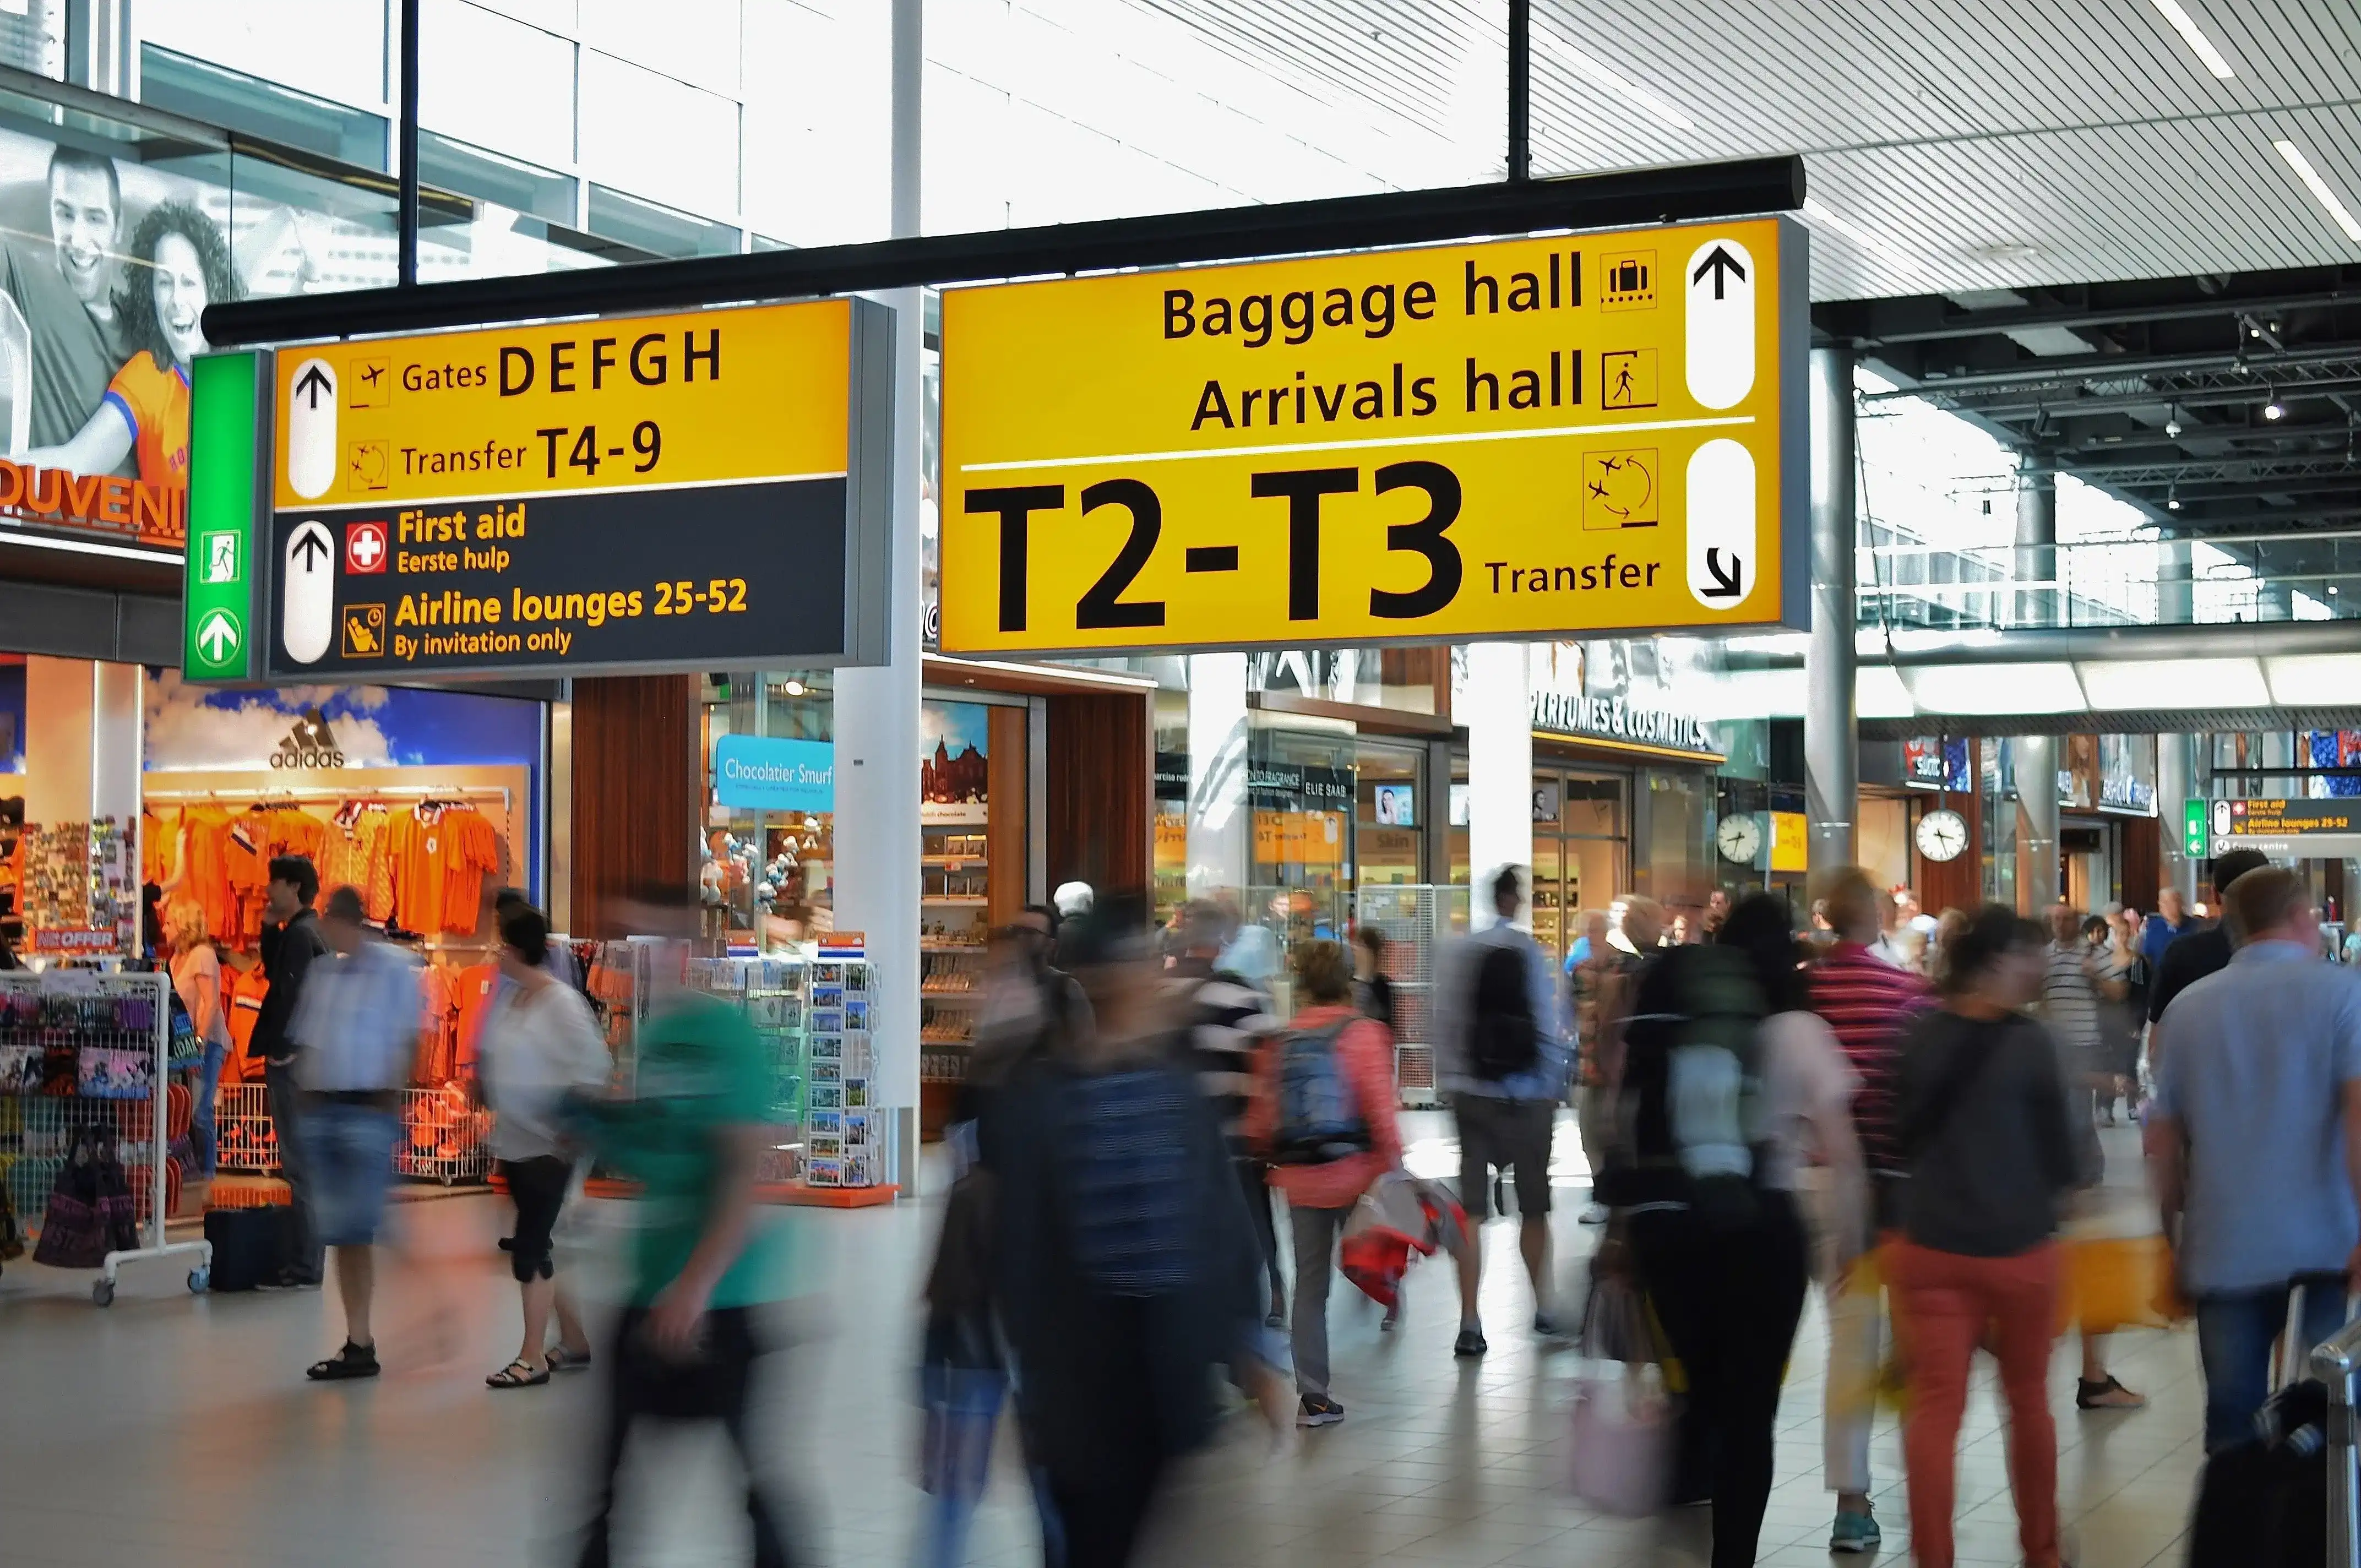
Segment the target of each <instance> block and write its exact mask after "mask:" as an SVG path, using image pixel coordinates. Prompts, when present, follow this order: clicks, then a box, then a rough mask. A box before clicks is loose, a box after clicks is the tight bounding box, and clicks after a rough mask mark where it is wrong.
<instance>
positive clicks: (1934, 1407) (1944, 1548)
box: [1888, 904, 2081, 1568]
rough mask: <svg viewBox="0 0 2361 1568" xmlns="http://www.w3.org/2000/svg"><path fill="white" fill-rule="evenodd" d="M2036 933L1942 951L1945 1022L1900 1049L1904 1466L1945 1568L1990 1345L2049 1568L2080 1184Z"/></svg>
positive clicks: (1919, 1547) (2028, 1538) (2019, 1503)
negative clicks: (1963, 1445) (1974, 1378)
mask: <svg viewBox="0 0 2361 1568" xmlns="http://www.w3.org/2000/svg"><path fill="white" fill-rule="evenodd" d="M2044 935H2045V934H2044V932H2043V931H2042V928H2041V927H2039V926H2037V925H2036V924H2035V923H2034V922H2032V921H2030V920H2026V919H2023V918H2021V917H2019V916H2017V915H2016V914H2015V911H2013V910H2010V909H2007V908H2004V906H2002V905H1996V904H1994V905H1985V906H1984V907H1983V909H1982V910H1981V911H1979V912H1978V913H1977V914H1976V915H1975V916H1973V917H1972V918H1971V919H1970V921H1969V922H1968V924H1967V926H1966V927H1965V928H1964V929H1962V930H1960V932H1959V933H1958V934H1957V935H1955V936H1954V937H1953V938H1951V939H1950V941H1949V945H1948V946H1947V948H1946V950H1945V963H1944V969H1943V987H1942V1005H1941V1007H1940V1008H1939V1009H1938V1010H1937V1011H1935V1012H1932V1013H1928V1014H1923V1015H1921V1016H1920V1017H1919V1019H1918V1020H1917V1021H1916V1023H1914V1024H1913V1025H1911V1026H1910V1028H1909V1030H1908V1032H1907V1034H1906V1035H1905V1037H1904V1040H1903V1046H1902V1080H1901V1102H1900V1111H1899V1128H1898V1137H1899V1141H1900V1145H1901V1152H1902V1156H1903V1157H1904V1159H1905V1161H1906V1162H1907V1164H1908V1168H1909V1172H1910V1179H1909V1184H1908V1187H1907V1190H1906V1196H1905V1201H1904V1206H1903V1208H1904V1223H1903V1235H1902V1237H1901V1239H1899V1240H1897V1241H1896V1242H1895V1243H1894V1245H1892V1246H1891V1247H1890V1248H1889V1249H1888V1251H1889V1253H1890V1254H1891V1264H1890V1270H1889V1272H1890V1274H1891V1276H1892V1278H1893V1281H1894V1314H1895V1317H1896V1319H1897V1327H1898V1329H1899V1330H1900V1332H1902V1334H1903V1335H1904V1337H1905V1343H1907V1344H1908V1346H1909V1351H1910V1354H1909V1365H1910V1394H1911V1403H1910V1413H1909V1415H1908V1416H1907V1418H1905V1422H1904V1426H1903V1461H1904V1466H1905V1471H1906V1473H1907V1481H1908V1490H1909V1497H1910V1549H1911V1553H1912V1556H1913V1557H1914V1558H1915V1559H1916V1562H1917V1563H1919V1564H1920V1568H1951V1563H1952V1547H1951V1539H1952V1538H1951V1509H1952V1504H1953V1501H1954V1497H1955V1488H1956V1485H1957V1474H1956V1470H1955V1463H1956V1453H1955V1451H1956V1449H1957V1446H1958V1443H1959V1436H1960V1416H1961V1412H1962V1411H1963V1410H1964V1409H1965V1408H1966V1405H1967V1397H1968V1366H1969V1363H1970V1361H1971V1358H1972V1357H1973V1356H1974V1354H1975V1351H1976V1347H1977V1345H1978V1344H1979V1343H1984V1342H1985V1341H1986V1338H1987V1335H1989V1336H1990V1343H1991V1344H1992V1346H1993V1351H1994V1353H1995V1354H1997V1356H1998V1357H1999V1360H2000V1382H2001V1393H2002V1397H2003V1398H2004V1401H2005V1403H2006V1405H2007V1409H2008V1425H2009V1443H2008V1472H2009V1489H2010V1491H2011V1492H2012V1493H2013V1494H2014V1495H2015V1499H2016V1519H2017V1539H2018V1541H2019V1544H2020V1545H2021V1547H2022V1548H2023V1551H2024V1553H2025V1561H2026V1564H2027V1568H2058V1561H2059V1559H2058V1431H2057V1427H2056V1425H2055V1424H2054V1423H2053V1422H2052V1420H2051V1419H2050V1415H2049V1394H2048V1373H2049V1344H2050V1338H2051V1334H2052V1331H2053V1330H2054V1328H2055V1326H2056V1325H2055V1321H2054V1320H2055V1315H2056V1311H2057V1298H2058V1278H2059V1253H2058V1246H2057V1244H2056V1242H2055V1240H2054V1239H2053V1238H2054V1236H2055V1235H2056V1233H2057V1229H2058V1217H2059V1207H2060V1205H2061V1203H2062V1202H2063V1201H2064V1199H2065V1196H2066V1194H2067V1193H2068V1192H2069V1191H2070V1190H2072V1189H2073V1187H2074V1185H2075V1182H2076V1181H2077V1180H2078V1179H2079V1178H2080V1175H2081V1163H2080V1160H2079V1158H2078V1157H2077V1154H2076V1148H2075V1135H2074V1131H2073V1128H2072V1126H2071V1124H2070V1121H2069V1117H2068V1110H2067V1085H2066V1079H2065V1075H2064V1071H2063V1069H2062V1068H2061V1067H2060V1064H2059V1050H2058V1047H2057V1044H2056V1042H2055V1041H2053V1040H2052V1039H2051V1038H2050V1036H2049V1032H2048V1030H2047V1029H2046V1028H2044V1027H2043V1026H2042V1025H2041V1024H2040V1023H2039V1022H2037V1020H2035V1019H2034V1018H2032V1017H2029V1016H2028V1015H2027V1014H2026V1008H2027V1007H2029V1006H2030V1005H2031V1004H2032V1003H2033V1002H2034V1000H2035V999H2036V998H2037V997H2038V996H2039V995H2040V993H2041V982H2042V975H2043V970H2044V969H2045V968H2046V966H2047V959H2048V955H2047V949H2046V944H2045V942H2044Z"/></svg>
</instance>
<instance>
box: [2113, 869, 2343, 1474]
mask: <svg viewBox="0 0 2361 1568" xmlns="http://www.w3.org/2000/svg"><path fill="white" fill-rule="evenodd" d="M2225 858H2226V857H2225ZM2224 891H2225V892H2226V894H2227V895H2228V896H2227V898H2226V900H2225V904H2226V908H2227V918H2228V921H2229V924H2230V926H2231V928H2232V934H2233V935H2234V936H2235V938H2236V939H2237V943H2238V947H2237V951H2236V954H2235V956H2234V957H2233V958H2232V959H2230V962H2229V964H2228V965H2227V966H2226V967H2225V968H2224V969H2223V970H2220V971H2219V972H2217V973H2215V974H2213V975H2210V976H2208V977H2206V978H2205V979H2202V980H2200V981H2197V982H2196V983H2195V984H2193V985H2191V986H2190V987H2189V989H2188V990H2186V991H2184V992H2181V993H2180V996H2179V998H2177V999H2176V1000H2175V1001H2174V1002H2173V1003H2172V1005H2171V1007H2170V1008H2169V1010H2167V1012H2166V1014H2165V1025H2164V1026H2165V1028H2166V1030H2167V1032H2168V1033H2169V1035H2170V1036H2171V1042H2172V1044H2171V1048H2170V1049H2169V1050H2168V1051H2167V1052H2166V1053H2165V1055H2164V1059H2163V1061H2162V1062H2161V1063H2160V1064H2159V1065H2158V1069H2157V1073H2156V1102H2155V1109H2154V1113H2153V1114H2152V1116H2151V1118H2150V1120H2149V1123H2148V1150H2149V1157H2150V1158H2151V1159H2152V1160H2153V1161H2154V1162H2155V1167H2156V1173H2157V1186H2158V1192H2159V1194H2160V1196H2161V1199H2162V1206H2163V1210H2164V1228H2165V1234H2166V1236H2167V1237H2177V1238H2178V1245H2177V1249H2176V1263H2177V1266H2178V1272H2179V1276H2180V1289H2181V1292H2182V1294H2183V1295H2184V1296H2186V1297H2187V1298H2188V1299H2190V1300H2191V1301H2192V1302H2193V1303H2194V1304H2195V1306H2196V1309H2197V1354H2198V1358H2199V1360H2200V1361H2201V1362H2202V1363H2203V1365H2204V1369H2205V1448H2206V1451H2207V1452H2208V1453H2213V1452H2217V1451H2219V1450H2221V1449H2224V1448H2227V1447H2229V1446H2231V1445H2232V1444H2234V1443H2235V1442H2238V1441H2239V1440H2240V1439H2241V1438H2243V1437H2245V1436H2246V1435H2247V1433H2248V1432H2249V1431H2250V1430H2251V1423H2252V1421H2253V1420H2254V1417H2255V1413H2256V1412H2257V1410H2259V1409H2262V1406H2263V1401H2264V1398H2265V1397H2266V1396H2267V1395H2268V1392H2269V1376H2270V1362H2271V1342H2272V1341H2273V1340H2275V1339H2276V1338H2278V1337H2279V1332H2280V1331H2281V1330H2282V1328H2284V1326H2285V1325H2286V1323H2287V1320H2288V1298H2289V1295H2290V1292H2291V1291H2292V1290H2293V1289H2295V1288H2298V1287H2303V1288H2304V1296H2303V1308H2302V1323H2301V1332H2302V1340H2301V1343H2302V1344H2303V1345H2305V1346H2307V1347H2308V1346H2311V1345H2315V1344H2318V1343H2321V1342H2322V1341H2323V1340H2325V1339H2327V1338H2328V1337H2329V1336H2330V1335H2332V1334H2334V1332H2336V1331H2337V1330H2338V1329H2339V1328H2341V1327H2342V1326H2343V1325H2344V1322H2345V1295H2346V1292H2347V1291H2348V1290H2350V1289H2352V1288H2355V1287H2356V1284H2361V978H2356V976H2355V974H2354V973H2353V971H2352V970H2350V969H2349V968H2347V967H2346V966H2345V965H2343V964H2333V963H2324V962H2323V961H2322V960H2321V957H2320V952H2319V948H2318V947H2317V946H2316V944H2317V943H2318V941H2319V939H2320V938H2319V930H2320V927H2319V925H2318V922H2317V920H2316V917H2315V914H2314V911H2313V909H2312V892H2311V889H2310V887H2309V886H2308V885H2307V884H2306V883H2305V881H2304V879H2303V876H2302V875H2301V873H2300V872H2291V871H2285V870H2282V869H2280V868H2279V867H2277V866H2265V867H2261V868H2259V869H2257V870H2253V871H2248V872H2245V873H2243V874H2241V875H2240V876H2239V877H2238V878H2237V879H2236V880H2235V881H2234V882H2232V883H2230V885H2229V887H2228V888H2227V889H2225V890H2224ZM2193 939H2194V938H2182V939H2181V942H2180V943H2176V944H2175V945H2174V950H2175V951H2179V950H2180V947H2181V946H2182V945H2185V944H2186V943H2187V942H2189V941H2191V940H2193Z"/></svg>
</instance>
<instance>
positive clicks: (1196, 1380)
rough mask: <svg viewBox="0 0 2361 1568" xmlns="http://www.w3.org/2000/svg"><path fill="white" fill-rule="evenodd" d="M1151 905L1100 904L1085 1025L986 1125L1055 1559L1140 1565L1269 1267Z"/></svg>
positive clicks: (1085, 933)
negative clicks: (1157, 947) (1167, 988)
mask: <svg viewBox="0 0 2361 1568" xmlns="http://www.w3.org/2000/svg"><path fill="white" fill-rule="evenodd" d="M1146 926H1147V921H1146V912H1145V910H1143V909H1139V908H1138V907H1137V905H1136V904H1135V903H1134V901H1132V900H1130V899H1127V898H1126V899H1115V898H1110V899H1105V900H1102V901H1100V903H1099V905H1098V907H1097V909H1096V910H1095V911H1094V912H1093V916H1092V917H1091V918H1090V919H1089V920H1087V921H1083V922H1080V923H1078V924H1077V925H1075V926H1072V927H1069V930H1068V934H1067V937H1068V939H1067V942H1066V945H1065V947H1064V948H1062V949H1061V954H1060V956H1061V958H1063V959H1066V961H1067V962H1069V963H1070V964H1071V966H1072V970H1073V973H1074V976H1075V979H1076V980H1077V981H1080V983H1081V985H1082V990H1083V992H1084V993H1085V994H1086V995H1087V997H1088V998H1089V1001H1090V1004H1091V1010H1092V1016H1091V1020H1090V1022H1089V1023H1088V1025H1086V1026H1085V1027H1082V1028H1080V1029H1077V1030H1075V1031H1073V1032H1071V1033H1070V1034H1067V1035H1065V1036H1062V1037H1061V1038H1060V1039H1059V1040H1058V1041H1057V1042H1056V1044H1055V1047H1054V1048H1052V1049H1051V1050H1049V1051H1046V1052H1042V1053H1038V1054H1036V1055H1034V1056H1031V1057H1028V1058H1026V1059H1024V1060H1022V1061H1020V1062H1018V1063H1017V1064H1016V1066H1015V1068H1014V1069H1013V1070H1012V1071H1011V1073H1010V1074H1009V1077H1008V1080H1007V1081H1006V1082H1005V1084H1003V1085H1002V1087H1001V1088H1000V1089H999V1091H997V1092H996V1093H995V1094H994V1096H993V1098H992V1099H991V1101H990V1102H988V1103H987V1104H986V1105H985V1107H984V1110H983V1117H982V1120H981V1122H980V1123H979V1124H978V1126H977V1128H976V1141H977V1146H978V1150H979V1152H980V1154H981V1157H982V1163H983V1167H984V1168H986V1169H988V1170H990V1171H991V1172H992V1173H993V1174H994V1178H995V1179H996V1183H997V1189H998V1201H997V1203H996V1225H995V1230H996V1233H997V1234H996V1245H995V1246H994V1259H993V1277H994V1299H995V1302H996V1304H997V1307H998V1310H999V1315H1000V1321H1001V1324H1002V1326H1003V1328H1004V1329H1005V1332H1006V1335H1007V1340H1008V1344H1009V1347H1010V1349H1011V1351H1012V1353H1013V1354H1014V1355H1015V1357H1016V1407H1017V1415H1018V1420H1020V1422H1021V1423H1022V1425H1023V1429H1024V1435H1025V1447H1026V1453H1027V1456H1028V1458H1029V1459H1030V1462H1031V1463H1032V1464H1034V1465H1035V1466H1036V1468H1037V1471H1038V1484H1039V1485H1040V1486H1041V1487H1042V1489H1043V1490H1044V1491H1045V1492H1046V1494H1047V1497H1048V1499H1049V1515H1050V1517H1049V1519H1048V1520H1047V1521H1046V1523H1045V1528H1044V1530H1043V1537H1044V1543H1045V1548H1046V1550H1045V1552H1044V1558H1045V1561H1046V1562H1047V1563H1050V1564H1053V1565H1055V1568H1112V1565H1115V1564H1121V1563H1128V1562H1129V1561H1131V1558H1132V1554H1133V1552H1134V1550H1135V1548H1136V1547H1137V1543H1138V1540H1139V1536H1140V1531H1141V1528H1142V1525H1143V1523H1144V1522H1145V1520H1146V1519H1147V1517H1148V1512H1149V1510H1150V1508H1152V1507H1153V1505H1154V1502H1155V1500H1156V1496H1157V1492H1158V1490H1159V1486H1160V1484H1161V1482H1162V1480H1163V1477H1164V1475H1165V1473H1166V1471H1167V1470H1168V1469H1169V1468H1170V1465H1171V1464H1172V1462H1173V1461H1174V1460H1175V1459H1177V1458H1179V1457H1180V1456H1181V1455H1182V1454H1185V1453H1188V1452H1190V1451H1191V1450H1192V1449H1194V1448H1196V1447H1198V1446H1199V1445H1200V1444H1201V1443H1202V1442H1204V1440H1205V1438H1206V1437H1207V1436H1208V1435H1209V1433H1210V1431H1211V1430H1212V1427H1213V1403H1212V1398H1211V1393H1212V1386H1213V1369H1214V1368H1215V1367H1217V1366H1220V1365H1226V1364H1228V1363H1230V1362H1232V1361H1233V1360H1234V1359H1235V1357H1236V1356H1237V1355H1238V1354H1239V1347H1240V1346H1241V1345H1242V1344H1246V1343H1249V1342H1250V1340H1251V1337H1252V1335H1253V1333H1254V1332H1255V1319H1256V1316H1257V1313H1258V1311H1259V1304H1258V1298H1259V1296H1260V1290H1259V1284H1258V1279H1257V1275H1258V1272H1259V1271H1258V1269H1257V1258H1256V1255H1255V1247H1254V1242H1253V1240H1252V1237H1251V1235H1250V1234H1249V1232H1248V1230H1247V1226H1246V1215H1245V1213H1244V1212H1242V1210H1243V1205H1242V1204H1241V1203H1240V1202H1239V1196H1238V1186H1237V1178H1236V1176H1235V1172H1234V1170H1233V1168H1232V1167H1231V1164H1230V1157H1229V1148H1228V1146H1227V1144H1226V1143H1225V1142H1224V1139H1223V1137H1222V1132H1221V1127H1220V1126H1219V1124H1217V1122H1216V1120H1215V1118H1214V1114H1213V1107H1212V1106H1211V1105H1210V1104H1209V1103H1208V1102H1207V1101H1206V1099H1205V1096H1204V1094H1203V1092H1202V1089H1201V1088H1200V1086H1199V1084H1198V1082H1197V1080H1196V1078H1195V1075H1194V1074H1193V1072H1192V1071H1191V1068H1190V1064H1189V1061H1188V1055H1187V1043H1186V1040H1185V1038H1184V1037H1183V1034H1182V1029H1181V1026H1180V1024H1179V1023H1178V1021H1177V1020H1175V1019H1174V1018H1173V1017H1172V1016H1171V1014H1170V1010H1169V1009H1168V1008H1167V1006H1166V1005H1165V1003H1164V998H1163V996H1162V995H1161V991H1160V986H1159V975H1158V974H1157V972H1156V971H1155V970H1154V969H1153V968H1152V967H1151V966H1150V964H1149V962H1148V944H1147V938H1146V935H1145V933H1146Z"/></svg>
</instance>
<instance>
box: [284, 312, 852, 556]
mask: <svg viewBox="0 0 2361 1568" xmlns="http://www.w3.org/2000/svg"><path fill="white" fill-rule="evenodd" d="M851 320H852V317H851V302H849V301H845V300H825V301H819V302H813V303H808V304H794V305H761V306H753V307H750V308H747V309H742V310H727V311H689V312H683V313H679V314H675V315H661V316H638V317H621V318H608V319H604V320H598V321H575V322H566V323H561V324H557V325H543V326H511V327H497V328H493V329H490V330H488V331H482V332H460V333H441V334H433V335H430V336H423V337H403V338H379V339H376V340H373V341H369V342H364V343H349V344H339V343H328V344H317V345H311V346H308V347H302V348H290V349H284V350H281V351H280V354H279V356H278V358H279V389H278V415H277V418H278V438H279V439H278V454H279V460H278V463H277V465H276V466H277V470H278V472H277V474H276V475H275V477H274V480H273V483H274V486H275V488H276V504H277V507H278V509H279V510H292V509H295V508H299V507H304V506H313V505H318V506H333V505H337V504H341V503H348V502H354V501H361V500H368V501H373V502H379V503H383V504H387V505H397V506H398V505H401V504H402V503H404V502H411V501H416V502H419V503H422V504H432V503H434V502H439V501H458V500H474V499H485V498H492V497H500V498H507V497H522V496H534V495H545V494H553V493H561V492H569V491H571V492H579V491H586V490H624V489H661V488H675V487H685V486H692V485H709V484H717V483H727V482H731V481H744V480H763V479H781V478H806V477H809V478H820V477H830V476H834V475H838V474H841V473H843V472H844V471H845V460H846V459H845V454H846V449H847V432H848V428H849V427H848V420H849V416H850V403H851V379H850V377H849V375H848V374H847V369H846V367H847V366H848V364H849V363H850V360H849V356H850V354H851Z"/></svg>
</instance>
